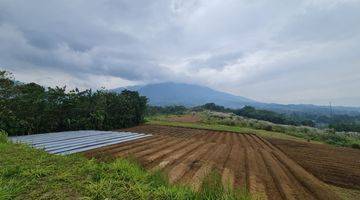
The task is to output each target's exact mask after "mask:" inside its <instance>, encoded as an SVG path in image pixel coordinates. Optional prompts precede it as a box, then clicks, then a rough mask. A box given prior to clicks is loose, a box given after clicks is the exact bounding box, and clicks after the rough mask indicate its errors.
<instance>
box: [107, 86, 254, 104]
mask: <svg viewBox="0 0 360 200" xmlns="http://www.w3.org/2000/svg"><path fill="white" fill-rule="evenodd" d="M124 89H128V90H133V91H138V92H139V93H140V94H141V95H144V96H146V97H148V98H149V103H150V105H156V106H168V105H183V106H188V107H192V106H198V105H203V104H204V103H216V104H219V105H223V106H226V107H230V108H239V107H242V106H243V105H247V104H248V103H250V102H255V101H254V100H251V99H248V98H245V97H240V96H235V95H232V94H228V93H225V92H220V91H216V90H213V89H211V88H208V87H204V86H198V85H191V84H185V83H173V82H165V83H157V84H149V85H144V86H131V87H126V88H117V89H113V90H111V91H112V92H121V91H122V90H124Z"/></svg>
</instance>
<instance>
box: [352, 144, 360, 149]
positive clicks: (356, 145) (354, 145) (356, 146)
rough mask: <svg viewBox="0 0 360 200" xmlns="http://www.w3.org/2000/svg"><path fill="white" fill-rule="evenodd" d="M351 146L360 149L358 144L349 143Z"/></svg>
mask: <svg viewBox="0 0 360 200" xmlns="http://www.w3.org/2000/svg"><path fill="white" fill-rule="evenodd" d="M351 148H354V149H360V144H357V143H354V144H352V145H351Z"/></svg>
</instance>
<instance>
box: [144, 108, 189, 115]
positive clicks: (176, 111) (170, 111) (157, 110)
mask: <svg viewBox="0 0 360 200" xmlns="http://www.w3.org/2000/svg"><path fill="white" fill-rule="evenodd" d="M187 111H188V109H187V108H186V107H185V106H176V105H175V106H165V107H161V106H148V107H147V109H146V115H147V116H153V115H159V114H160V115H163V114H166V115H168V114H174V115H181V114H184V113H186V112H187Z"/></svg>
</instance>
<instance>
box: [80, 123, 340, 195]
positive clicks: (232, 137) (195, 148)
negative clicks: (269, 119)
mask: <svg viewBox="0 0 360 200" xmlns="http://www.w3.org/2000/svg"><path fill="white" fill-rule="evenodd" d="M127 130H128V131H132V132H137V133H150V134H153V135H154V136H153V137H149V138H145V139H139V140H136V141H131V142H126V143H122V144H118V145H112V146H108V147H104V148H100V149H96V150H92V151H89V152H87V153H86V155H87V156H89V157H97V158H100V159H101V157H103V156H108V155H111V156H115V157H119V156H130V155H131V156H134V157H135V158H137V159H138V160H139V161H140V162H141V163H142V165H143V166H145V167H146V168H147V169H149V170H152V169H162V170H163V171H164V172H165V173H167V174H168V177H169V180H170V182H172V183H187V184H190V185H192V186H193V188H194V189H198V188H199V187H200V186H201V182H202V180H203V178H204V177H205V176H206V175H207V174H208V173H209V172H211V171H212V170H216V171H218V172H219V173H221V174H222V180H223V183H224V185H230V186H232V187H241V188H243V187H246V188H248V190H249V191H250V192H251V193H252V194H255V195H257V196H259V195H260V196H263V198H264V199H274V200H275V199H276V200H278V199H338V197H337V196H336V195H335V194H334V193H333V192H332V191H331V190H330V189H329V187H328V186H327V185H326V184H325V183H323V182H322V181H320V180H319V179H317V178H316V177H314V176H313V175H312V174H310V173H309V172H307V171H306V170H305V169H304V168H303V167H301V166H300V165H298V164H297V163H296V162H294V161H293V160H292V159H290V158H289V157H287V156H286V155H285V154H284V153H283V152H282V151H280V150H279V149H278V148H276V147H275V146H274V145H272V144H271V143H269V142H268V141H266V140H264V139H263V138H261V137H258V136H256V135H252V134H238V133H232V132H219V131H209V130H199V129H190V128H179V127H167V126H154V125H144V126H138V127H134V128H131V129H127Z"/></svg>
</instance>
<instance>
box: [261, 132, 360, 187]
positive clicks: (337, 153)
mask: <svg viewBox="0 0 360 200" xmlns="http://www.w3.org/2000/svg"><path fill="white" fill-rule="evenodd" d="M267 140H268V141H269V142H270V143H272V144H273V145H275V146H276V147H278V148H279V149H280V150H282V151H283V152H284V153H285V154H286V155H287V156H288V157H290V158H291V159H293V160H295V161H296V162H297V163H299V165H301V166H302V167H303V168H305V169H306V170H308V171H309V172H311V173H312V174H314V175H315V176H316V177H317V178H319V179H321V180H323V181H324V182H326V183H329V184H332V185H337V186H341V187H345V188H353V189H360V150H358V149H350V148H342V147H334V146H330V145H325V144H313V143H309V142H298V141H289V140H282V139H267Z"/></svg>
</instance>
